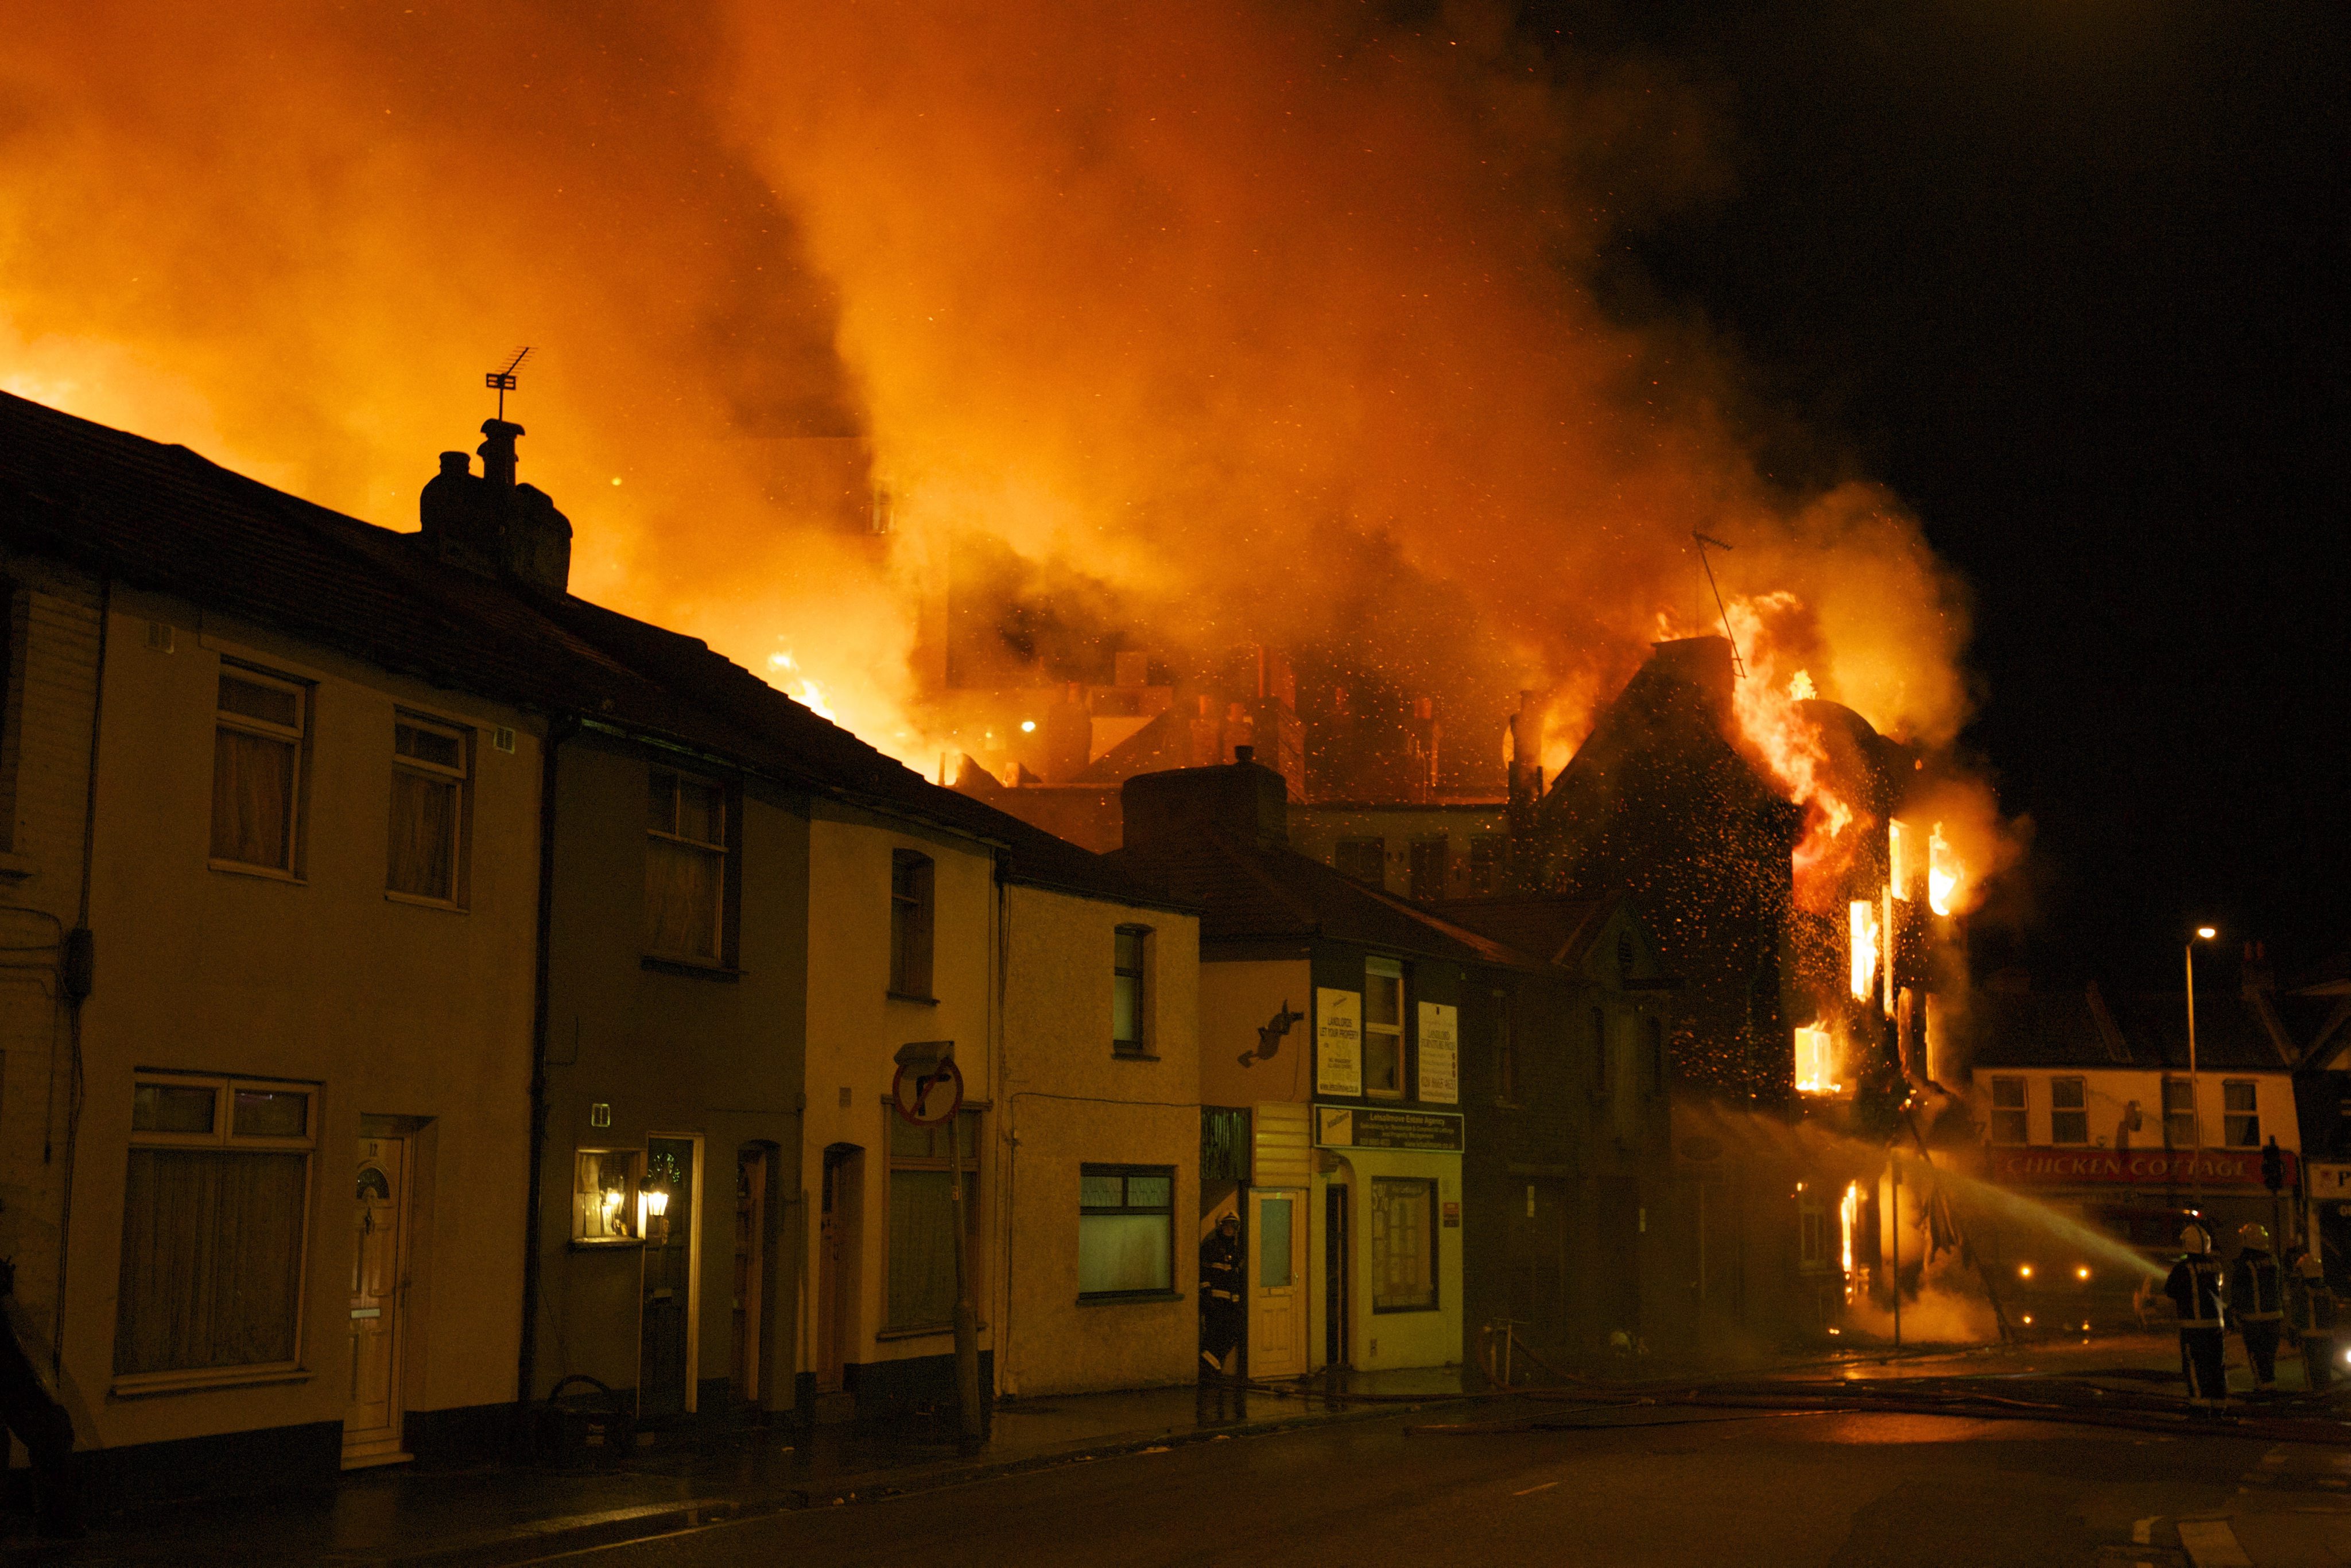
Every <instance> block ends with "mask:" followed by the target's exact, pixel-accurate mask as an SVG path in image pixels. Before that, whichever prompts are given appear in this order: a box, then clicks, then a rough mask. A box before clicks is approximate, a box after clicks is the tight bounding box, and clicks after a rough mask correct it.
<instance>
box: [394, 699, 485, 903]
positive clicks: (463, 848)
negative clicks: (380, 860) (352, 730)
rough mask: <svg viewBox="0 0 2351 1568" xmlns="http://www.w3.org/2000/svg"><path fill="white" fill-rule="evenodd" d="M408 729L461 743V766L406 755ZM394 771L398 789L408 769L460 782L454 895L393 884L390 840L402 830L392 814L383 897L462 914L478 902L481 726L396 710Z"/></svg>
mask: <svg viewBox="0 0 2351 1568" xmlns="http://www.w3.org/2000/svg"><path fill="white" fill-rule="evenodd" d="M403 728H406V729H415V730H422V731H424V732H426V733H429V734H434V735H440V736H443V737H446V738H448V739H451V740H454V741H455V742H456V743H457V757H458V762H457V766H456V767H455V768H447V767H444V766H443V765H442V764H440V763H437V762H431V761H427V760H426V759H424V758H418V757H403V756H402V755H401V751H400V732H401V730H402V729H403ZM475 762H476V755H475V730H474V728H473V727H472V726H471V725H462V724H458V723H456V722H455V721H453V720H450V719H445V718H436V717H434V716H432V715H431V714H426V713H418V712H415V711H413V710H412V709H409V708H394V709H393V710H392V778H393V782H394V785H395V788H396V787H397V784H398V780H399V776H400V775H401V774H402V773H413V774H417V775H420V776H422V777H424V778H427V779H441V780H444V781H445V782H447V783H451V784H454V785H455V786H456V789H457V810H456V811H455V813H454V817H455V820H454V821H453V822H452V824H451V828H450V844H449V862H450V863H449V896H448V897H446V898H435V897H434V896H433V895H432V894H429V893H411V892H409V891H407V890H406V889H404V888H397V887H394V886H392V851H391V845H390V836H391V834H392V832H393V831H397V829H398V818H397V817H396V815H392V813H391V812H389V811H388V812H387V815H388V816H389V817H390V818H391V820H390V821H388V822H387V824H386V834H385V837H386V844H385V850H384V868H383V875H384V889H383V895H384V896H385V897H386V898H388V899H390V900H392V902H393V903H395V904H419V905H422V906H423V907H424V908H427V909H454V910H458V911H461V912H462V911H464V910H465V909H467V908H469V907H471V905H472V902H473V899H472V893H473V887H472V883H473V870H474V863H473V862H474V856H473V843H474V774H475Z"/></svg>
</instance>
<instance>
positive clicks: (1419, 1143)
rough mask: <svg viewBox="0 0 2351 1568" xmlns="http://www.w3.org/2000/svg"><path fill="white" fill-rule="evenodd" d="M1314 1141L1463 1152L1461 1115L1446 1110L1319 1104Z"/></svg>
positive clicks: (1330, 1146)
mask: <svg viewBox="0 0 2351 1568" xmlns="http://www.w3.org/2000/svg"><path fill="white" fill-rule="evenodd" d="M1314 1142H1315V1143H1316V1144H1317V1145H1321V1146H1322V1147H1323V1148H1326V1149H1425V1150H1427V1151H1429V1152H1431V1153H1436V1154H1454V1155H1458V1154H1459V1153H1460V1152H1461V1118H1460V1117H1458V1116H1456V1115H1450V1114H1448V1113H1446V1112H1443V1111H1380V1110H1374V1109H1372V1108H1371V1107H1369V1106H1364V1105H1317V1106H1315V1107H1314Z"/></svg>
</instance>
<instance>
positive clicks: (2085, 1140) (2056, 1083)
mask: <svg viewBox="0 0 2351 1568" xmlns="http://www.w3.org/2000/svg"><path fill="white" fill-rule="evenodd" d="M2067 1087H2070V1088H2071V1089H2072V1090H2073V1092H2074V1094H2075V1096H2076V1097H2077V1098H2076V1103H2074V1104H2071V1105H2068V1104H2066V1103H2064V1094H2063V1093H2062V1092H2060V1091H2061V1090H2063V1089H2065V1088H2067ZM2064 1116H2079V1117H2080V1118H2081V1119H2082V1135H2081V1136H2080V1137H2078V1138H2067V1137H2061V1136H2059V1135H2058V1131H2057V1130H2058V1128H2059V1127H2060V1126H2061V1125H2062V1123H2061V1122H2060V1121H2059V1118H2060V1117H2064ZM2049 1142H2050V1145H2051V1146H2053V1147H2059V1148H2069V1149H2078V1148H2086V1147H2087V1146H2088V1145H2089V1142H2090V1081H2089V1080H2088V1079H2086V1078H2085V1077H2083V1076H2081V1075H2080V1074H2079V1073H2052V1074H2051V1075H2050V1078H2049Z"/></svg>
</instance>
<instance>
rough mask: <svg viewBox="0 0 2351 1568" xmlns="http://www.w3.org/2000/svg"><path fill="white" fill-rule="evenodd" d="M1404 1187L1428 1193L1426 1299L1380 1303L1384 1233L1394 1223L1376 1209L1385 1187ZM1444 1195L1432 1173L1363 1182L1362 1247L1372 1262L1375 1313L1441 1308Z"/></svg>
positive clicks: (1375, 1177) (1442, 1305)
mask: <svg viewBox="0 0 2351 1568" xmlns="http://www.w3.org/2000/svg"><path fill="white" fill-rule="evenodd" d="M1407 1186H1409V1187H1418V1188H1420V1189H1422V1191H1424V1192H1425V1193H1426V1195H1427V1206H1428V1214H1427V1219H1428V1223H1427V1227H1426V1234H1425V1239H1426V1244H1427V1248H1428V1300H1427V1301H1413V1302H1409V1303H1402V1304H1397V1305H1391V1306H1382V1305H1381V1304H1380V1296H1381V1291H1382V1285H1383V1282H1384V1278H1385V1275H1386V1267H1385V1264H1386V1255H1385V1247H1386V1236H1387V1232H1388V1231H1389V1230H1391V1229H1393V1225H1392V1224H1391V1223H1387V1222H1381V1221H1378V1218H1377V1215H1378V1209H1379V1208H1380V1207H1382V1206H1383V1199H1382V1197H1381V1193H1382V1189H1388V1190H1390V1191H1393V1190H1394V1189H1395V1188H1397V1187H1407ZM1443 1198H1444V1194H1443V1192H1442V1191H1441V1190H1440V1188H1439V1186H1438V1183H1437V1177H1435V1176H1373V1177H1372V1178H1371V1179H1370V1180H1369V1181H1368V1182H1367V1183H1366V1184H1365V1185H1364V1203H1365V1205H1366V1206H1367V1212H1366V1213H1365V1216H1364V1218H1365V1222H1366V1223H1365V1225H1364V1229H1365V1231H1366V1232H1367V1233H1368V1234H1367V1236H1366V1239H1365V1250H1366V1251H1367V1253H1368V1254H1369V1260H1370V1263H1371V1270H1372V1289H1371V1298H1372V1312H1373V1313H1374V1315H1375V1316H1382V1317H1384V1316H1386V1315H1388V1314H1389V1313H1392V1312H1441V1311H1443V1310H1444V1305H1445V1270H1444V1267H1443V1262H1444V1255H1443V1254H1442V1253H1441V1252H1440V1251H1439V1250H1438V1249H1439V1247H1440V1246H1441V1245H1442V1243H1443V1237H1444V1226H1443V1223H1442V1220H1443V1214H1444V1202H1443Z"/></svg>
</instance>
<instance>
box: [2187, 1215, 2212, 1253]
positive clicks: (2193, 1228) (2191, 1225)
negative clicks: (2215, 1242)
mask: <svg viewBox="0 0 2351 1568" xmlns="http://www.w3.org/2000/svg"><path fill="white" fill-rule="evenodd" d="M2179 1244H2180V1245H2181V1246H2182V1247H2185V1248H2186V1249H2188V1253H2189V1257H2191V1258H2201V1257H2202V1256H2204V1254H2206V1253H2207V1252H2210V1251H2211V1250H2212V1233H2211V1232H2210V1231H2209V1230H2207V1229H2205V1228H2204V1227H2203V1226H2202V1225H2200V1224H2199V1223H2198V1222H2197V1221H2195V1220H2193V1219H2191V1220H2189V1222H2188V1224H2187V1227H2186V1228H2184V1229H2182V1230H2181V1231H2180V1233H2179Z"/></svg>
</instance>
